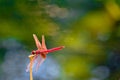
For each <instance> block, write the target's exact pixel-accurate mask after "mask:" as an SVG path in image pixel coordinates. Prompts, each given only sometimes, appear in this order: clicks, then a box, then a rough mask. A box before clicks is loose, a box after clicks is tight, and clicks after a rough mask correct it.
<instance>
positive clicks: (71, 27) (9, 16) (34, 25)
mask: <svg viewBox="0 0 120 80" xmlns="http://www.w3.org/2000/svg"><path fill="white" fill-rule="evenodd" d="M33 33H34V34H36V35H37V36H38V37H39V39H41V35H45V38H46V44H47V46H48V48H51V47H55V46H59V45H64V46H65V49H63V50H61V51H58V52H55V53H53V54H50V55H48V56H52V57H53V58H55V60H57V61H58V64H59V65H60V67H61V73H60V78H58V80H119V78H120V1H119V0H0V41H1V43H2V42H3V41H4V40H7V39H10V38H13V39H15V40H17V41H18V42H19V43H21V44H22V45H24V46H26V48H25V49H26V50H28V51H32V50H33V49H35V48H36V46H35V44H34V40H33V37H32V34H33ZM6 46H7V45H6ZM6 52H7V51H6V50H5V49H4V48H2V47H0V63H1V64H2V63H3V62H4V55H5V54H6ZM26 54H27V53H26ZM21 55H22V53H21ZM28 55H29V54H28ZM13 56H14V54H13ZM21 65H24V64H21ZM8 66H9V65H8ZM99 66H106V67H107V69H109V75H108V76H107V77H106V78H104V79H99V77H96V76H95V75H93V74H92V71H93V70H94V69H95V68H96V67H99ZM1 73H2V72H1ZM98 74H99V73H98ZM103 76H104V75H103ZM6 77H7V76H6ZM28 78H29V77H28Z"/></svg>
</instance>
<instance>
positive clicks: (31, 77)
mask: <svg viewBox="0 0 120 80" xmlns="http://www.w3.org/2000/svg"><path fill="white" fill-rule="evenodd" d="M29 58H30V62H31V61H32V60H33V59H34V55H30V56H29ZM32 65H33V62H32V63H31V64H30V80H33V76H32Z"/></svg>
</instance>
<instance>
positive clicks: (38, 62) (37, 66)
mask: <svg viewBox="0 0 120 80" xmlns="http://www.w3.org/2000/svg"><path fill="white" fill-rule="evenodd" d="M45 59H46V57H43V56H42V55H40V54H39V56H38V57H37V59H36V61H37V64H36V67H35V69H36V70H35V71H37V70H38V69H39V67H40V66H41V64H42V63H43V62H44V61H45Z"/></svg>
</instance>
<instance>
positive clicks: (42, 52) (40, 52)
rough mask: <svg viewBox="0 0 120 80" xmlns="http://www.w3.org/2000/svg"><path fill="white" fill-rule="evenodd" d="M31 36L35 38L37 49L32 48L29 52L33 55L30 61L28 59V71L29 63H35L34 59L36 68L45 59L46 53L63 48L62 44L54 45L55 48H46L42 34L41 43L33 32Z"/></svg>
mask: <svg viewBox="0 0 120 80" xmlns="http://www.w3.org/2000/svg"><path fill="white" fill-rule="evenodd" d="M33 38H34V40H35V43H36V46H37V48H38V49H37V50H33V51H32V52H31V55H32V56H34V57H33V59H32V61H30V63H29V65H28V66H27V69H26V71H29V69H30V65H31V64H32V63H33V64H34V63H35V61H36V70H37V69H38V68H39V66H40V65H41V64H42V63H43V62H44V60H45V59H46V55H47V54H48V53H49V52H54V51H57V50H61V49H62V48H64V46H59V47H55V48H51V49H47V47H46V44H45V38H44V35H42V44H41V43H40V41H39V40H38V38H37V36H36V35H35V34H33Z"/></svg>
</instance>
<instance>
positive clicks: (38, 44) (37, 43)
mask: <svg viewBox="0 0 120 80" xmlns="http://www.w3.org/2000/svg"><path fill="white" fill-rule="evenodd" d="M33 38H34V40H35V43H36V46H37V48H38V49H39V50H40V49H41V43H40V41H39V40H38V38H37V36H36V35H35V34H33Z"/></svg>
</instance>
